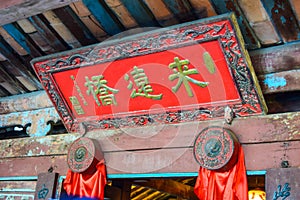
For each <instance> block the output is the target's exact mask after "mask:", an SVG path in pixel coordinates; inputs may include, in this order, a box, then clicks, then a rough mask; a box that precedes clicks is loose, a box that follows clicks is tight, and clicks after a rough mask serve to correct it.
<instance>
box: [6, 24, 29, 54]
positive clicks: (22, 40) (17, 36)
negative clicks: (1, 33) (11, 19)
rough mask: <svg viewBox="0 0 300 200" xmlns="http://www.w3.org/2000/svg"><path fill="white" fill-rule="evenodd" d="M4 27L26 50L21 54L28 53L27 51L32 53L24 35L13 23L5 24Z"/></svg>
mask: <svg viewBox="0 0 300 200" xmlns="http://www.w3.org/2000/svg"><path fill="white" fill-rule="evenodd" d="M3 29H4V30H5V31H7V32H8V33H9V34H10V35H11V36H12V37H13V38H14V39H15V41H16V42H17V43H18V44H19V45H20V46H21V47H22V48H23V51H25V53H23V54H20V55H26V54H27V53H30V47H29V46H28V44H27V43H26V39H25V37H24V35H23V34H22V33H21V32H20V31H19V30H18V29H17V28H16V27H15V26H14V25H13V24H6V25H4V26H3Z"/></svg>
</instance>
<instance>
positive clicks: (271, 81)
mask: <svg viewBox="0 0 300 200" xmlns="http://www.w3.org/2000/svg"><path fill="white" fill-rule="evenodd" d="M264 84H265V85H266V86H267V87H268V88H269V89H273V90H274V89H277V88H278V87H284V86H286V84H287V81H286V79H285V78H284V77H278V76H275V75H274V74H268V75H266V76H265V80H264Z"/></svg>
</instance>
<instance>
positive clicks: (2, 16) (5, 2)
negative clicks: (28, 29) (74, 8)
mask: <svg viewBox="0 0 300 200" xmlns="http://www.w3.org/2000/svg"><path fill="white" fill-rule="evenodd" d="M74 1H76V0H64V1H61V0H46V1H36V0H12V1H11V0H2V1H1V7H0V8H1V13H0V25H4V24H8V23H12V22H15V21H18V20H21V19H25V18H27V17H30V16H33V15H37V14H39V13H42V12H44V11H47V10H52V9H55V8H59V7H63V6H66V5H68V4H70V3H72V2H74Z"/></svg>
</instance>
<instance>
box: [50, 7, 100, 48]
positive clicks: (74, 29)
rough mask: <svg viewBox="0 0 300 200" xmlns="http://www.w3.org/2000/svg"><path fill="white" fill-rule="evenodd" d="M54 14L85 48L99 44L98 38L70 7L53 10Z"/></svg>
mask: <svg viewBox="0 0 300 200" xmlns="http://www.w3.org/2000/svg"><path fill="white" fill-rule="evenodd" d="M53 12H54V13H55V15H57V16H58V17H59V19H60V20H61V21H62V22H63V23H64V25H65V26H66V27H67V28H68V29H69V30H70V31H71V33H73V34H74V36H75V37H76V39H77V40H78V41H79V42H80V43H81V44H82V45H83V46H86V45H90V44H94V43H96V42H97V40H96V38H95V37H94V36H93V35H92V33H91V32H90V31H89V29H88V28H87V27H86V26H85V25H84V24H83V22H82V21H81V20H80V19H79V18H78V16H77V15H76V14H75V13H74V11H73V10H72V9H71V8H70V7H64V8H58V9H55V10H53Z"/></svg>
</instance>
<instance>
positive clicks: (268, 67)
mask: <svg viewBox="0 0 300 200" xmlns="http://www.w3.org/2000/svg"><path fill="white" fill-rule="evenodd" d="M249 54H250V57H251V61H252V65H253V67H254V69H255V72H256V74H257V75H262V74H269V73H274V72H281V71H287V70H294V69H300V56H299V55H300V43H299V42H295V43H287V44H284V45H279V46H274V47H269V48H262V49H258V50H254V51H250V52H249Z"/></svg>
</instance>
